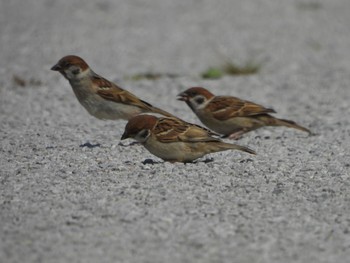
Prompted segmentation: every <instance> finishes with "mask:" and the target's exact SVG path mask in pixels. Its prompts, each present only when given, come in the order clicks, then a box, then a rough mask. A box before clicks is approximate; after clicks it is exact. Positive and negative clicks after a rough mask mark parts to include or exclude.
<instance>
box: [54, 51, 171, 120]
mask: <svg viewBox="0 0 350 263" xmlns="http://www.w3.org/2000/svg"><path fill="white" fill-rule="evenodd" d="M51 70H53V71H58V72H59V73H61V74H62V75H63V76H64V77H65V78H66V79H67V80H68V81H69V83H70V85H71V86H72V89H73V91H74V93H75V96H76V97H77V99H78V101H79V102H80V104H81V105H82V106H83V107H84V108H85V109H86V110H87V111H88V112H89V113H90V114H91V115H92V116H94V117H96V118H98V119H103V120H118V119H122V120H129V119H130V118H132V117H133V116H136V115H138V114H140V113H145V112H148V113H155V114H160V115H164V116H173V115H172V114H170V113H168V112H166V111H164V110H162V109H159V108H157V107H154V106H152V105H151V104H149V103H148V102H146V101H143V100H141V99H139V98H138V97H137V96H135V95H134V94H132V93H130V92H128V91H126V90H124V89H122V88H121V87H119V86H118V85H116V84H115V83H113V82H111V81H109V80H107V79H105V78H103V77H101V76H100V75H98V74H96V73H95V72H94V71H93V70H92V69H91V68H90V67H89V65H88V64H87V63H86V62H85V61H84V60H83V59H82V58H81V57H78V56H75V55H68V56H65V57H63V58H61V59H60V60H59V61H58V62H57V63H56V64H55V65H54V66H53V67H52V68H51Z"/></svg>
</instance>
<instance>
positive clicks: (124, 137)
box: [120, 132, 130, 140]
mask: <svg viewBox="0 0 350 263" xmlns="http://www.w3.org/2000/svg"><path fill="white" fill-rule="evenodd" d="M128 138H130V136H129V134H128V133H127V132H124V133H123V135H122V137H121V138H120V140H125V139H128Z"/></svg>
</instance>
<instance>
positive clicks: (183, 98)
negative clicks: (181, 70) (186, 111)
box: [177, 92, 188, 101]
mask: <svg viewBox="0 0 350 263" xmlns="http://www.w3.org/2000/svg"><path fill="white" fill-rule="evenodd" d="M177 100H181V101H188V96H187V94H186V93H184V92H181V93H180V94H178V95H177Z"/></svg>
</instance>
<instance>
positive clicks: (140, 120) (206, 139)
mask: <svg viewBox="0 0 350 263" xmlns="http://www.w3.org/2000/svg"><path fill="white" fill-rule="evenodd" d="M212 135H213V133H212V132H211V131H209V130H207V129H205V128H202V127H200V126H198V125H195V124H191V123H188V122H185V121H182V120H180V119H178V118H174V117H168V118H166V117H161V118H157V117H155V116H153V115H147V114H141V115H138V116H136V117H133V118H132V119H130V120H129V122H128V123H127V124H126V127H125V131H124V134H123V135H122V137H121V140H124V139H127V138H133V139H135V140H136V141H138V142H140V143H141V144H142V145H144V146H145V147H146V149H147V150H148V151H150V152H151V153H152V154H154V155H155V156H157V157H159V158H161V159H163V160H164V161H168V162H192V161H193V160H195V159H197V158H200V157H202V156H204V155H206V154H208V153H213V152H220V151H226V150H241V151H244V152H248V153H251V154H255V152H254V151H253V150H251V149H249V148H247V147H244V146H239V145H235V144H230V143H225V142H223V141H221V140H220V139H218V138H214V137H212Z"/></svg>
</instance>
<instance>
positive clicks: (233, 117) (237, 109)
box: [178, 87, 311, 139]
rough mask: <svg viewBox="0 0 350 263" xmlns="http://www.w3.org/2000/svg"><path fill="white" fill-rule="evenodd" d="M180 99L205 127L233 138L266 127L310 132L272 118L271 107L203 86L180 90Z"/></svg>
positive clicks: (292, 122) (294, 124)
mask: <svg viewBox="0 0 350 263" xmlns="http://www.w3.org/2000/svg"><path fill="white" fill-rule="evenodd" d="M178 100H181V101H184V102H186V104H187V105H188V106H189V107H190V108H191V109H192V111H193V112H194V113H195V114H196V115H197V117H198V118H199V119H200V121H201V122H202V123H203V124H204V125H205V126H207V127H208V128H209V129H211V130H213V131H215V132H217V133H219V134H222V135H223V137H228V138H230V139H238V138H240V137H241V136H242V134H244V133H246V132H249V131H252V130H255V129H258V128H261V127H264V126H286V127H289V128H294V129H298V130H300V131H304V132H307V133H309V134H311V131H310V130H308V129H306V128H304V127H302V126H300V125H299V124H297V123H295V122H294V121H290V120H284V119H278V118H275V117H273V116H272V115H270V113H276V112H275V110H273V109H271V108H265V107H264V106H261V105H259V104H255V103H254V102H251V101H247V100H242V99H239V98H236V97H230V96H215V95H214V94H213V93H211V92H210V91H208V90H206V89H204V88H202V87H193V88H189V89H187V90H185V91H184V92H181V93H180V94H179V95H178Z"/></svg>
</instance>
